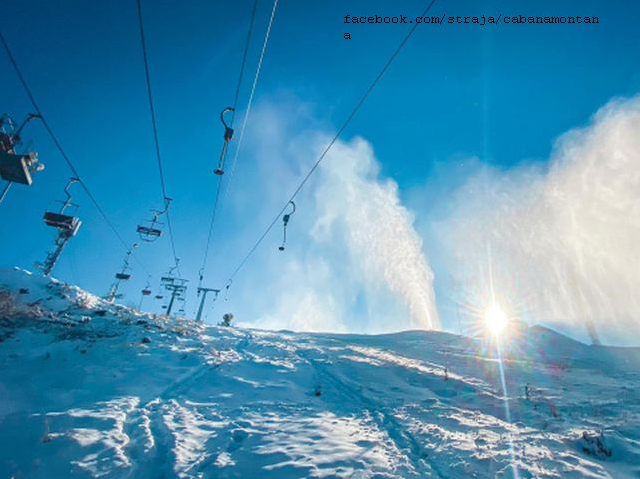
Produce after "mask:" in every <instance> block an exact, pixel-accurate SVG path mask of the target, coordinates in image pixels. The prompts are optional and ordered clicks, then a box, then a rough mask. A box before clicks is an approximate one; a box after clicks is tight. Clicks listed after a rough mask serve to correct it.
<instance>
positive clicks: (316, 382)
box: [0, 270, 640, 479]
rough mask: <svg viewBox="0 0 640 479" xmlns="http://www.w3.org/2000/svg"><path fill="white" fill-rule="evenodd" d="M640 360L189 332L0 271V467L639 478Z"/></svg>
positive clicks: (432, 341) (419, 341)
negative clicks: (498, 353)
mask: <svg viewBox="0 0 640 479" xmlns="http://www.w3.org/2000/svg"><path fill="white" fill-rule="evenodd" d="M639 365H640V355H638V351H637V349H623V348H607V347H602V346H601V347H592V346H587V345H584V344H582V343H579V342H576V341H573V340H571V339H569V338H566V337H565V336H562V335H560V334H558V333H555V332H553V331H551V330H547V329H543V328H538V327H536V328H530V329H529V330H528V331H526V332H525V333H524V334H523V335H522V337H521V338H520V339H519V340H518V341H517V342H515V343H514V344H511V345H509V348H508V354H507V356H506V357H505V358H504V359H503V360H502V361H501V360H500V359H498V358H497V357H496V356H495V355H493V354H488V351H487V348H486V346H485V345H483V344H482V342H481V341H479V340H476V339H471V338H464V337H460V336H455V335H451V334H447V333H438V332H422V331H408V332H405V333H399V334H391V335H378V336H364V335H335V334H299V333H292V332H269V331H257V330H243V329H236V328H219V327H203V326H201V325H199V324H197V323H194V322H192V321H188V320H184V321H174V320H169V319H168V318H166V317H162V316H155V315H150V314H145V313H140V312H138V311H135V310H131V309H128V308H125V307H122V306H118V305H113V304H109V303H106V302H104V301H103V300H101V299H100V298H97V297H95V296H93V295H91V294H88V293H86V292H84V291H82V290H80V289H78V288H75V287H72V286H69V285H66V284H64V283H60V282H56V281H53V280H49V279H47V278H43V277H41V276H36V275H31V274H28V273H27V272H24V271H20V270H1V271H0V371H2V373H1V375H0V441H1V443H2V447H0V477H15V478H22V477H29V478H47V479H48V478H51V477H78V478H83V477H87V478H89V477H108V478H120V477H135V478H142V479H145V478H149V479H150V478H157V477H181V478H248V477H260V478H274V479H275V478H277V479H288V478H308V477H309V478H310V477H317V478H321V477H325V478H329V477H344V478H360V479H363V478H371V479H372V478H413V477H415V478H422V477H440V478H458V477H459V478H467V477H478V478H484V477H513V476H514V471H517V474H518V477H558V478H565V477H615V478H626V477H629V478H631V477H638V476H639V475H640V431H639V429H638V426H637V425H638V424H640V388H639V387H638V386H639V384H638V382H639V380H640V376H639V374H638V371H639V369H638V366H639ZM501 371H503V372H504V384H505V387H506V393H505V390H504V389H503V386H502V380H501V377H502V375H501Z"/></svg>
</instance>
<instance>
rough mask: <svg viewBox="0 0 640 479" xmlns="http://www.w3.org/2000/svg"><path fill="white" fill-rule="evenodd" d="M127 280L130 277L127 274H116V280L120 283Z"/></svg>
mask: <svg viewBox="0 0 640 479" xmlns="http://www.w3.org/2000/svg"><path fill="white" fill-rule="evenodd" d="M129 278H131V275H130V274H129V273H116V279H119V280H121V281H126V280H128V279H129Z"/></svg>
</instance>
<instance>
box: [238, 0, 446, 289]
mask: <svg viewBox="0 0 640 479" xmlns="http://www.w3.org/2000/svg"><path fill="white" fill-rule="evenodd" d="M276 1H277V0H276ZM435 1H436V0H431V1H430V2H429V4H428V5H427V8H425V10H424V12H422V16H423V17H424V16H425V15H426V14H427V13H429V10H431V7H432V6H433V4H434V3H435ZM417 26H418V23H414V24H413V26H412V27H411V28H410V29H409V31H408V32H407V34H406V35H405V37H404V38H403V39H402V41H401V42H400V44H399V45H398V47H397V48H396V49H395V50H394V52H393V53H392V55H391V57H390V58H389V59H388V60H387V62H386V63H385V64H384V66H383V67H382V69H381V70H380V72H379V73H378V75H376V77H375V78H374V80H373V82H372V83H371V84H370V85H369V87H368V88H367V90H366V91H365V93H364V95H362V97H361V98H360V100H359V101H358V103H356V105H355V107H354V108H353V110H352V111H351V113H350V114H349V116H348V117H347V118H346V120H345V121H344V122H343V123H342V126H341V127H340V128H339V129H338V131H337V132H336V134H335V135H334V136H333V138H332V139H331V141H330V142H329V144H328V145H327V147H326V148H325V149H324V151H323V152H322V154H321V155H320V157H319V158H318V160H317V161H316V162H315V163H314V165H313V166H312V167H311V169H310V170H309V172H308V173H307V174H306V176H305V177H304V178H303V179H302V181H301V182H300V184H299V185H298V187H297V188H296V189H295V191H294V192H293V194H292V195H291V196H290V197H289V199H287V201H286V203H285V204H284V206H283V207H282V209H281V210H280V211H278V214H277V215H276V217H275V218H274V219H273V221H272V222H271V223H270V224H269V226H267V228H266V230H265V231H264V233H262V235H261V236H260V237H259V238H258V241H256V243H255V244H254V245H253V246H252V247H251V249H250V250H249V252H248V253H247V254H246V255H245V256H244V257H243V259H242V261H240V263H239V264H238V266H237V267H236V269H234V270H233V273H231V276H229V279H228V281H227V286H226V288H227V289H228V288H229V286H230V285H231V283H232V282H233V279H234V278H235V277H236V275H237V274H238V272H240V270H241V269H242V268H243V267H244V265H245V264H246V263H247V261H249V259H250V258H251V256H252V255H253V253H254V252H255V251H256V249H258V246H260V244H261V243H262V241H263V240H264V239H265V238H266V236H267V234H269V231H271V229H272V228H273V226H274V225H275V224H276V223H277V222H278V220H279V219H280V217H281V216H282V215H283V213H284V212H285V211H286V210H287V207H288V206H289V204H290V203H291V202H293V200H294V199H295V197H296V196H297V195H298V193H299V192H300V190H302V188H303V187H304V185H305V184H306V183H307V181H308V180H309V178H310V177H311V175H312V174H313V173H314V172H315V171H316V169H317V168H318V166H320V163H322V160H324V159H325V157H326V155H327V153H329V150H330V149H331V148H332V147H333V145H334V144H335V143H336V141H338V138H339V137H340V136H341V135H342V133H343V132H344V131H345V129H346V128H347V126H349V123H351V120H352V119H353V117H354V116H355V115H356V113H357V112H358V110H360V108H361V107H362V105H363V104H364V102H365V101H366V99H367V98H368V97H369V95H370V94H371V92H372V91H373V89H374V88H375V86H376V85H377V84H378V82H379V81H380V79H381V78H382V77H383V76H384V74H385V73H386V71H387V70H388V69H389V67H390V66H391V64H392V63H393V61H394V60H395V59H396V57H397V56H398V54H399V53H400V51H401V50H402V48H404V46H405V45H406V43H407V42H408V41H409V39H410V38H411V36H412V35H413V32H415V30H416V28H417Z"/></svg>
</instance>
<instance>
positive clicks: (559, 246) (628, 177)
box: [438, 97, 640, 341]
mask: <svg viewBox="0 0 640 479" xmlns="http://www.w3.org/2000/svg"><path fill="white" fill-rule="evenodd" d="M639 132H640V97H635V98H633V99H630V100H615V101H612V102H610V103H609V104H608V105H606V106H605V107H603V108H602V109H601V110H600V111H598V112H597V114H596V115H595V116H594V118H593V121H592V123H591V124H590V125H589V126H587V127H585V128H582V129H576V130H572V131H570V132H568V133H566V134H565V135H563V136H562V137H561V138H560V139H559V140H558V141H557V142H556V144H555V146H554V150H553V153H552V157H551V162H550V166H549V168H548V170H546V171H545V170H542V169H541V168H536V167H526V168H525V167H522V168H519V169H517V170H515V171H509V172H507V173H504V172H498V171H491V170H489V169H485V170H484V171H483V172H482V173H481V174H479V175H477V176H475V177H473V178H472V179H471V180H469V181H468V182H467V184H465V185H464V187H462V188H460V190H459V191H458V193H457V197H456V201H455V204H456V206H455V208H454V210H453V212H452V214H451V215H450V217H449V218H448V219H447V220H445V221H444V222H442V223H441V224H440V225H439V229H438V231H439V233H440V234H441V235H442V236H441V243H442V244H443V245H445V246H444V247H445V248H448V249H449V252H450V253H451V254H450V258H451V259H452V260H453V261H452V264H451V265H450V268H451V269H452V270H453V271H454V272H455V273H454V274H455V275H456V276H457V277H458V278H459V279H461V280H462V282H463V284H464V285H465V287H466V288H467V289H468V290H470V289H473V288H474V287H475V286H474V284H475V283H476V282H478V281H484V280H485V279H486V278H483V277H481V276H478V275H477V273H475V272H474V271H473V270H474V265H477V264H478V262H479V261H480V262H482V261H483V260H484V259H486V258H479V257H478V256H479V255H478V253H479V252H482V251H484V250H486V245H487V244H490V245H491V250H492V258H491V262H492V265H493V275H494V283H495V284H496V288H498V289H500V288H503V291H506V296H508V298H509V301H510V302H511V303H512V304H513V305H515V307H516V309H517V310H519V311H520V312H525V311H527V312H530V313H531V317H532V318H533V319H534V320H537V321H549V322H555V323H559V324H565V325H567V326H577V325H580V326H581V327H586V328H587V330H588V333H589V334H590V336H591V337H592V339H593V340H594V341H597V339H598V337H597V336H598V331H599V332H600V333H601V334H602V333H606V334H609V337H610V338H613V337H614V335H613V333H614V332H615V331H617V333H618V337H621V333H622V334H623V333H624V332H625V331H629V330H634V329H635V328H636V327H637V326H638V323H639V322H640V294H638V292H639V291H640V266H639V264H638V261H639V260H640V134H639Z"/></svg>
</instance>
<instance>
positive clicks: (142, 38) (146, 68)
mask: <svg viewBox="0 0 640 479" xmlns="http://www.w3.org/2000/svg"><path fill="white" fill-rule="evenodd" d="M136 4H137V7H138V23H139V25H140V41H141V43H142V58H143V60H144V73H145V79H146V82H147V96H148V98H149V112H150V114H151V126H152V129H153V141H154V144H155V150H156V159H157V162H158V173H159V175H160V187H161V189H162V197H163V198H162V199H163V203H164V204H166V203H167V200H170V198H169V195H167V187H166V183H165V179H164V169H163V167H162V156H161V154H160V141H159V140H158V125H157V122H156V111H155V108H154V105H153V93H152V90H151V77H150V75H149V60H148V58H147V43H146V41H145V35H144V23H143V21H142V5H141V2H140V0H136ZM165 214H166V216H167V228H168V229H169V238H170V241H171V251H172V253H173V260H174V263H175V264H176V265H177V264H178V256H177V254H176V245H175V241H174V238H173V228H172V227H171V216H170V215H169V210H168V209H167V210H166V212H165ZM179 273H180V270H178V274H179Z"/></svg>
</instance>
